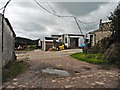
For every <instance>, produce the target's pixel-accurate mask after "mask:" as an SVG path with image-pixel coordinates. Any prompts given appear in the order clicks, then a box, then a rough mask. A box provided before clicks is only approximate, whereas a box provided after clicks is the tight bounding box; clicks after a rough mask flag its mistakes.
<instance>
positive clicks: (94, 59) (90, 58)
mask: <svg viewBox="0 0 120 90" xmlns="http://www.w3.org/2000/svg"><path fill="white" fill-rule="evenodd" d="M70 56H71V57H73V58H76V59H78V60H81V61H85V62H88V63H93V64H104V63H107V61H106V60H103V59H102V54H85V53H75V54H72V55H70Z"/></svg>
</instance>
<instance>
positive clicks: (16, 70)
mask: <svg viewBox="0 0 120 90" xmlns="http://www.w3.org/2000/svg"><path fill="white" fill-rule="evenodd" d="M26 69H27V64H26V63H25V62H12V63H9V64H7V66H5V67H3V69H2V82H6V81H9V80H10V79H13V78H15V77H16V76H18V75H19V74H21V73H22V72H24V71H25V70H26Z"/></svg>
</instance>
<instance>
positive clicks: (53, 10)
mask: <svg viewBox="0 0 120 90" xmlns="http://www.w3.org/2000/svg"><path fill="white" fill-rule="evenodd" d="M47 4H48V6H49V7H50V8H51V10H52V11H53V12H54V13H57V12H56V11H55V10H54V9H53V8H52V7H51V5H50V4H49V2H47Z"/></svg>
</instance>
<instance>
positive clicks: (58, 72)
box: [42, 68, 70, 77]
mask: <svg viewBox="0 0 120 90" xmlns="http://www.w3.org/2000/svg"><path fill="white" fill-rule="evenodd" d="M42 72H43V73H48V74H53V75H60V76H66V77H67V76H70V74H69V73H68V72H67V71H65V70H59V69H52V68H46V69H42Z"/></svg>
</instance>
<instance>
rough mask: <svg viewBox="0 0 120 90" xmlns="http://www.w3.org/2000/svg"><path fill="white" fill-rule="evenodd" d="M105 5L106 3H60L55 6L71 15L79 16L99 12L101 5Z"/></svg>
mask: <svg viewBox="0 0 120 90" xmlns="http://www.w3.org/2000/svg"><path fill="white" fill-rule="evenodd" d="M105 3H106V2H60V3H55V4H57V6H58V7H60V8H62V9H66V10H67V11H68V12H69V13H72V14H73V15H75V16H79V15H85V14H88V13H90V12H91V11H93V10H97V9H98V8H99V6H100V5H102V4H105Z"/></svg>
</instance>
